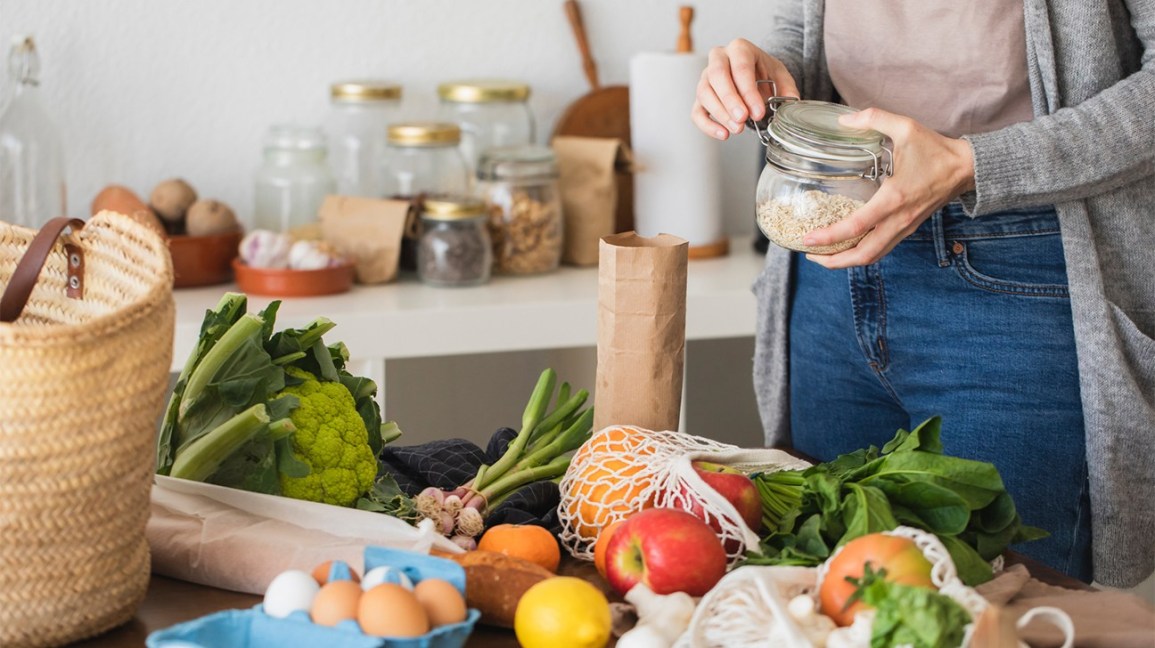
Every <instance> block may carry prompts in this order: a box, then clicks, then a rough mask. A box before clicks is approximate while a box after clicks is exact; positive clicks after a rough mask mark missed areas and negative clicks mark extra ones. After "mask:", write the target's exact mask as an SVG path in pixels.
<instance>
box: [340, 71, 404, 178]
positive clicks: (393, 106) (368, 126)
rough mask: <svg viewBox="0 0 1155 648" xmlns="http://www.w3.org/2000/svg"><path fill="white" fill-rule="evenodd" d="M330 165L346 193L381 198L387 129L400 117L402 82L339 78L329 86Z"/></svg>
mask: <svg viewBox="0 0 1155 648" xmlns="http://www.w3.org/2000/svg"><path fill="white" fill-rule="evenodd" d="M329 103H330V110H329V120H328V123H327V124H326V131H327V135H328V138H329V166H330V168H332V169H333V176H334V178H335V179H336V181H337V193H339V194H341V195H342V196H367V197H371V198H381V197H383V196H384V195H385V188H384V186H383V183H384V175H383V174H382V172H381V163H382V157H383V154H384V151H385V130H386V128H388V126H389V124H391V123H393V122H395V121H397V119H398V114H399V111H400V108H401V86H400V85H398V84H396V83H391V82H389V81H381V80H356V81H339V82H337V83H334V84H332V85H330V86H329Z"/></svg>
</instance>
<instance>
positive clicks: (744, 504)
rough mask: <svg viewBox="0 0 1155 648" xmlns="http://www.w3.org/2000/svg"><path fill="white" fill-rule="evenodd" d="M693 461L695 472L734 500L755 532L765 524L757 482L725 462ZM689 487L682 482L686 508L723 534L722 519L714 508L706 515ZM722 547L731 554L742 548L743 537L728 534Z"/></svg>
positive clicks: (734, 503) (724, 495)
mask: <svg viewBox="0 0 1155 648" xmlns="http://www.w3.org/2000/svg"><path fill="white" fill-rule="evenodd" d="M690 465H692V466H693V467H694V472H696V473H698V476H699V477H701V478H702V481H704V482H706V486H708V487H710V488H712V489H714V491H716V492H717V493H718V494H719V495H721V496H722V497H724V498H726V500H727V501H728V502H730V503H731V504H733V505H734V508H735V509H736V510H737V511H738V515H740V516H741V517H742V520H743V521H744V522H745V523H746V526H748V527H750V530H751V531H753V532H754V533H758V530H759V529H761V528H762V499H761V498H760V497H759V496H758V488H757V487H756V486H754V482H753V481H752V480H751V479H750V478H749V477H747V476H746V475H745V473H743V472H742V471H740V470H737V469H734V468H731V467H729V466H723V465H722V464H716V463H710V462H708V461H695V462H693V463H692V464H690ZM687 491H688V489H687V487H686V486H685V485H683V486H682V493H681V495H682V501H683V502H685V504H684V506H685V509H686V512H687V513H690V514H691V515H693V516H694V517H697V518H699V519H702V520H705V521H706V522H708V523H709V524H710V526H711V527H712V528H713V529H714V532H715V533H717V534H718V535H719V537H720V536H721V534H722V523H721V521H720V520H719V519H718V516H717V514H716V513H713V512H711V513H710V515H709V516H707V515H706V512H705V511H704V510H703V509H702V505H701V504H699V503H698V501H697V500H696V498H695V496H694V495H692V494H690V493H689V492H687ZM723 548H724V549H725V550H726V553H728V554H735V553H738V552H739V551H741V550H742V540H739V539H737V538H732V537H731V538H726V540H725V543H724V545H723Z"/></svg>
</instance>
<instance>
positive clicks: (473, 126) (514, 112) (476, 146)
mask: <svg viewBox="0 0 1155 648" xmlns="http://www.w3.org/2000/svg"><path fill="white" fill-rule="evenodd" d="M437 94H438V96H439V97H440V98H441V117H442V119H445V120H447V121H452V122H455V123H457V124H458V125H460V126H461V131H462V138H461V150H462V153H463V154H464V155H465V161H466V163H467V164H468V165H469V168H470V169H471V170H473V169H476V168H477V164H478V162H479V160H480V159H481V154H482V153H484V152H485V151H486V150H487V149H490V148H494V147H499V146H500V147H505V146H519V145H523V144H532V143H533V142H534V119H533V112H532V111H531V110H530V108H529V103H528V101H529V86H528V85H526V84H524V83H520V82H518V81H507V80H499V79H493V80H475V81H454V82H450V83H443V84H441V85H440V86H438V88H437Z"/></svg>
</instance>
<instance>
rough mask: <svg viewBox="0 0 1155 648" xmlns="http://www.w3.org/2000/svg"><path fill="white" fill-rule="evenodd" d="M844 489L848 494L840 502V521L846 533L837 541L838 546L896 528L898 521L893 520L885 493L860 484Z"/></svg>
mask: <svg viewBox="0 0 1155 648" xmlns="http://www.w3.org/2000/svg"><path fill="white" fill-rule="evenodd" d="M846 489H847V490H848V491H849V492H848V493H847V494H846V498H845V499H844V500H843V501H842V511H843V514H842V519H843V521H844V522H845V524H846V533H844V534H843V535H842V538H841V539H839V540H838V542H837V544H838V545H842V544H845V543H846V542H849V541H850V540H853V539H854V538H857V537H859V536H864V535H866V534H868V533H877V532H879V531H889V530H891V529H893V528H894V527H896V526H898V521H897V520H895V519H894V514H893V513H892V512H891V510H890V503H889V502H888V501H887V499H886V493H884V492H882V491H881V490H879V489H877V488H874V487H872V486H863V485H861V484H846Z"/></svg>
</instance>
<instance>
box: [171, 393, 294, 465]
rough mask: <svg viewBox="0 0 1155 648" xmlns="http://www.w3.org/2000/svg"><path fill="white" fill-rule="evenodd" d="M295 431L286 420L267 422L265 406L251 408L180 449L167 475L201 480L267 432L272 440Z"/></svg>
mask: <svg viewBox="0 0 1155 648" xmlns="http://www.w3.org/2000/svg"><path fill="white" fill-rule="evenodd" d="M294 429H295V428H294V427H293V423H292V421H290V420H289V419H278V420H277V421H270V420H269V414H268V411H267V410H266V409H265V406H264V404H260V405H253V406H252V407H250V408H249V409H247V410H245V411H243V412H241V413H240V414H237V415H236V416H234V417H232V418H231V419H229V420H228V421H226V422H225V423H224V424H223V425H220V426H219V427H217V428H215V429H214V430H212V431H211V432H208V433H207V434H204V435H202V436H201V437H200V438H198V439H197V440H196V441H193V442H192V443H191V444H189V446H188V447H186V448H183V449H182V450H181V451H180V452H179V453H178V454H177V456H176V460H175V461H173V465H172V470H171V471H170V473H169V474H170V475H171V476H172V477H178V478H180V479H192V480H195V481H204V480H205V479H206V478H208V477H209V476H210V475H212V474H213V473H215V472H216V471H217V469H218V468H220V466H221V463H222V462H224V461H225V459H227V458H228V457H229V456H230V455H232V454H233V453H234V452H236V451H237V450H238V449H240V448H241V446H243V445H245V444H246V443H248V442H249V441H252V440H253V439H255V438H256V437H257V436H258V435H260V434H261V433H262V432H266V431H268V433H269V436H270V438H271V439H274V440H275V439H278V438H281V437H284V436H287V435H289V434H292V433H293V431H294Z"/></svg>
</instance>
